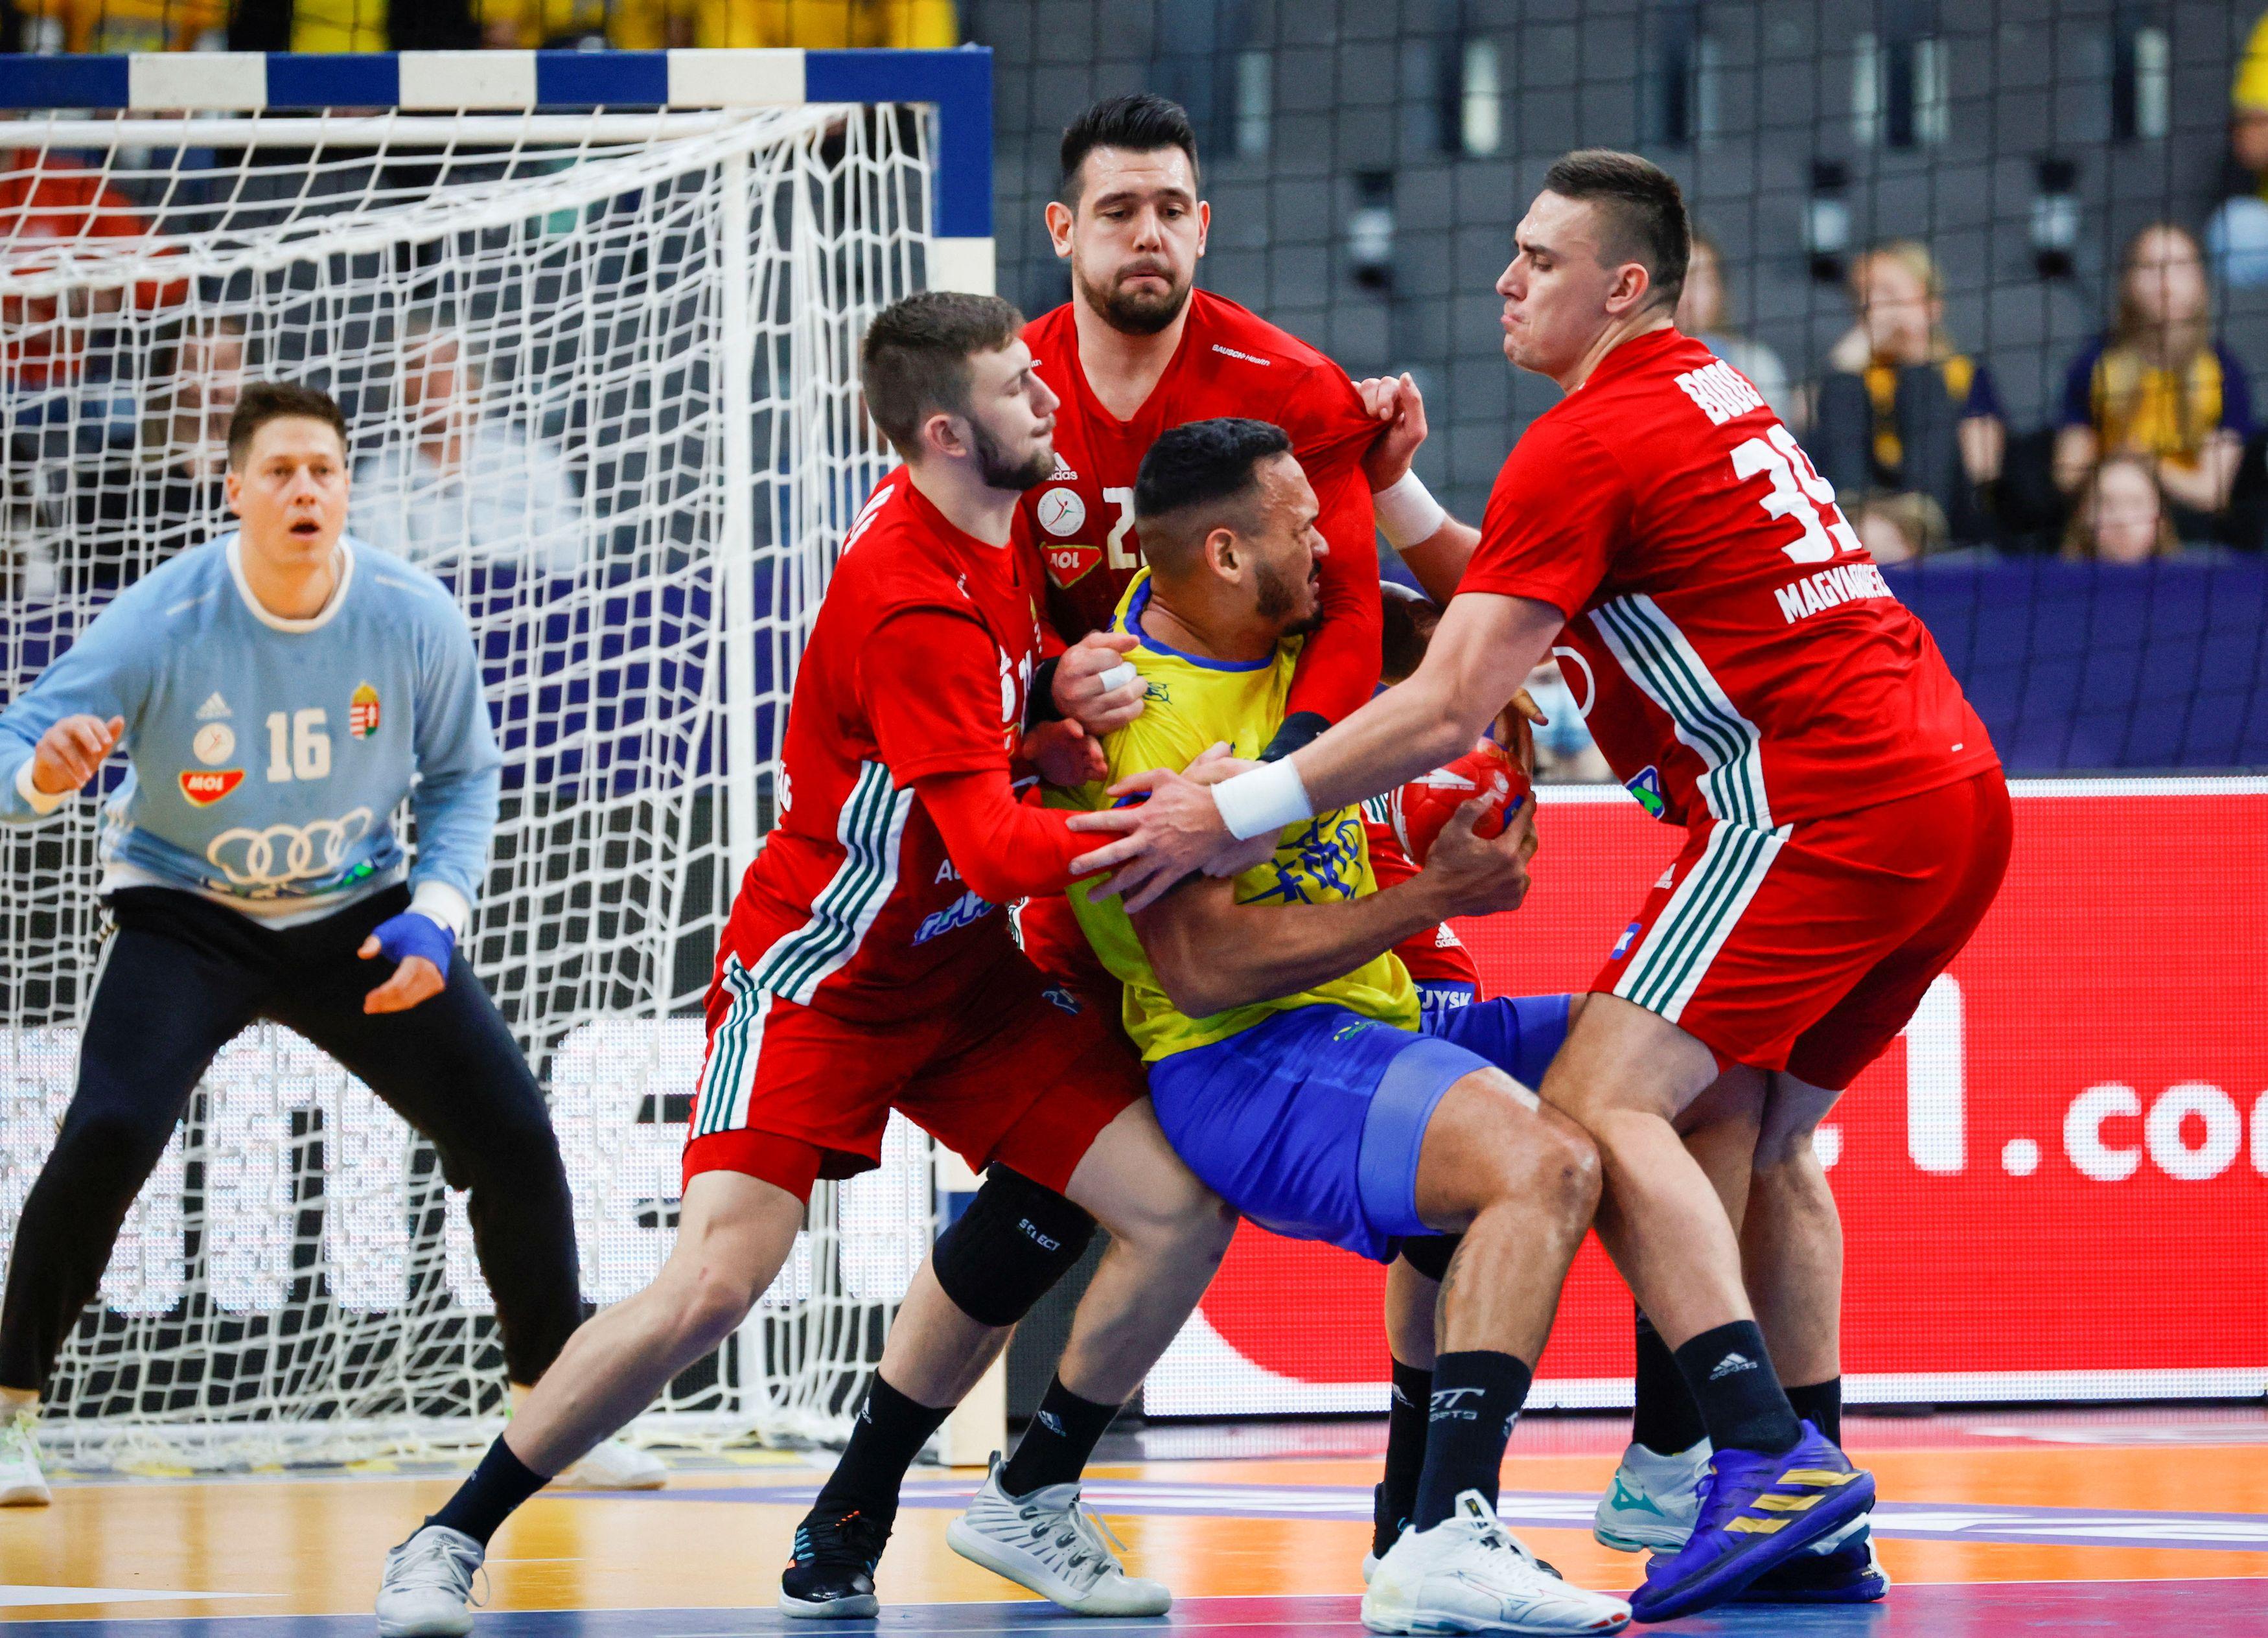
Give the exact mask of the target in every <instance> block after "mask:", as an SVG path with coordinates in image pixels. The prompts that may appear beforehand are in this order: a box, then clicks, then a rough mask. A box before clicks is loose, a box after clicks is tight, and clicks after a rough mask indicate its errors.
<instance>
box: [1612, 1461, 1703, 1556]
mask: <svg viewBox="0 0 2268 1638" xmlns="http://www.w3.org/2000/svg"><path fill="white" fill-rule="evenodd" d="M1711 1454H1712V1452H1711V1451H1710V1448H1709V1441H1708V1440H1706V1439H1704V1440H1702V1441H1701V1443H1698V1444H1697V1445H1695V1446H1694V1447H1693V1448H1692V1449H1691V1450H1690V1451H1678V1452H1677V1453H1676V1454H1675V1455H1674V1456H1659V1455H1656V1454H1655V1453H1654V1452H1653V1451H1649V1450H1648V1449H1646V1446H1644V1445H1642V1444H1633V1445H1631V1447H1630V1449H1628V1450H1626V1451H1624V1452H1623V1465H1621V1466H1620V1467H1617V1468H1616V1469H1615V1476H1614V1480H1613V1482H1612V1483H1610V1484H1609V1485H1608V1486H1607V1493H1606V1495H1602V1496H1601V1497H1600V1498H1599V1510H1598V1512H1597V1513H1596V1514H1595V1515H1594V1516H1593V1518H1592V1523H1591V1533H1592V1534H1593V1535H1594V1536H1596V1537H1597V1538H1598V1539H1599V1540H1600V1541H1601V1542H1602V1544H1603V1545H1605V1546H1610V1547H1612V1548H1614V1550H1615V1551H1616V1552H1617V1553H1675V1552H1676V1551H1677V1550H1678V1549H1679V1548H1680V1547H1682V1546H1684V1545H1685V1541H1686V1538H1687V1537H1689V1536H1690V1535H1691V1534H1692V1533H1693V1521H1694V1520H1695V1519H1696V1518H1697V1517H1699V1516H1700V1512H1701V1481H1702V1480H1703V1479H1704V1478H1705V1477H1706V1476H1707V1475H1708V1472H1709V1458H1710V1456H1711Z"/></svg>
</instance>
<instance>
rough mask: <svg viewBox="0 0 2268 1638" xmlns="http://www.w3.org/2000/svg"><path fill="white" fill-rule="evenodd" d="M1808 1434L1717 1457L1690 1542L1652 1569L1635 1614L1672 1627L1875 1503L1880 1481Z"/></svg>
mask: <svg viewBox="0 0 2268 1638" xmlns="http://www.w3.org/2000/svg"><path fill="white" fill-rule="evenodd" d="M1802 1430H1803V1436H1802V1437H1801V1438H1800V1439H1799V1440H1797V1441H1796V1444H1795V1448H1794V1449H1793V1450H1792V1451H1783V1452H1782V1453H1781V1454H1779V1455H1778V1456H1767V1455H1765V1454H1764V1452H1763V1451H1740V1450H1731V1451H1717V1452H1716V1454H1715V1457H1714V1458H1713V1461H1712V1471H1711V1473H1710V1475H1709V1479H1708V1482H1707V1483H1706V1485H1705V1487H1703V1489H1702V1492H1701V1512H1700V1517H1698V1518H1697V1519H1696V1520H1695V1521H1694V1525H1693V1535H1692V1537H1691V1539H1690V1540H1688V1541H1687V1542H1686V1544H1685V1545H1684V1546H1683V1547H1682V1548H1680V1549H1679V1550H1678V1551H1677V1552H1676V1553H1675V1554H1656V1555H1655V1557H1654V1558H1653V1561H1651V1562H1650V1563H1648V1564H1647V1565H1646V1584H1645V1585H1644V1586H1642V1587H1640V1588H1639V1589H1638V1590H1637V1591H1636V1592H1635V1593H1633V1594H1631V1614H1633V1615H1635V1616H1636V1617H1637V1618H1638V1620H1642V1621H1666V1620H1673V1619H1675V1617H1677V1616H1680V1615H1690V1614H1691V1613H1692V1612H1694V1611H1696V1610H1705V1609H1707V1608H1708V1607H1709V1606H1710V1605H1716V1604H1722V1603H1724V1602H1726V1601H1727V1599H1729V1598H1733V1597H1734V1595H1736V1594H1737V1593H1739V1592H1740V1591H1741V1590H1742V1589H1743V1588H1744V1587H1747V1586H1748V1585H1749V1583H1752V1582H1754V1581H1756V1580H1757V1579H1758V1578H1759V1577H1761V1576H1764V1574H1765V1573H1766V1572H1767V1571H1769V1570H1771V1569H1774V1568H1778V1566H1780V1565H1782V1564H1785V1563H1786V1562H1787V1561H1789V1560H1790V1559H1793V1558H1795V1557H1797V1556H1799V1555H1800V1554H1803V1552H1804V1550H1805V1549H1806V1548H1808V1547H1809V1546H1811V1545H1812V1544H1813V1543H1814V1542H1815V1541H1819V1540H1823V1539H1825V1538H1826V1537H1829V1536H1831V1535H1833V1534H1835V1533H1836V1532H1837V1531H1840V1530H1842V1529H1843V1528H1844V1527H1845V1526H1846V1525H1847V1524H1850V1523H1851V1521H1852V1519H1854V1518H1856V1517H1859V1515H1860V1514H1861V1513H1864V1512H1865V1511H1866V1510H1867V1509H1868V1508H1870V1507H1872V1506H1874V1475H1873V1474H1872V1473H1863V1472H1861V1471H1860V1470H1859V1469H1858V1468H1855V1467H1853V1466H1852V1465H1851V1461H1850V1458H1848V1457H1846V1456H1845V1455H1844V1454H1843V1452H1842V1451H1839V1450H1837V1448H1836V1447H1835V1445H1834V1444H1833V1443H1830V1441H1829V1440H1828V1439H1827V1438H1826V1437H1825V1436H1823V1435H1822V1434H1821V1433H1820V1431H1819V1429H1816V1428H1815V1427H1813V1426H1812V1425H1811V1424H1810V1423H1809V1422H1805V1423H1803V1424H1802Z"/></svg>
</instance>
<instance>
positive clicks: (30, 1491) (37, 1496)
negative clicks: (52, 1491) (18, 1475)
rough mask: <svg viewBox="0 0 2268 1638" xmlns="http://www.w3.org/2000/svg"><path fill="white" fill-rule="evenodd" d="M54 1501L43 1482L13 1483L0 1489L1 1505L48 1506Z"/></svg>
mask: <svg viewBox="0 0 2268 1638" xmlns="http://www.w3.org/2000/svg"><path fill="white" fill-rule="evenodd" d="M54 1501H55V1497H54V1496H52V1495H49V1494H48V1487H47V1486H45V1485H43V1484H41V1485H11V1486H9V1487H7V1488H6V1489H5V1490H0V1507H46V1506H48V1504H50V1503H51V1502H54Z"/></svg>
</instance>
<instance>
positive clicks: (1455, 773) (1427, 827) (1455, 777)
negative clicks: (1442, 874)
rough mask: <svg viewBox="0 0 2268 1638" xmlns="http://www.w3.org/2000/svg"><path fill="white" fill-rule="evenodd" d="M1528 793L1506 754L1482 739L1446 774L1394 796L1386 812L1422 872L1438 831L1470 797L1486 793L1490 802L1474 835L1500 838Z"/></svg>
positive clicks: (1523, 776)
mask: <svg viewBox="0 0 2268 1638" xmlns="http://www.w3.org/2000/svg"><path fill="white" fill-rule="evenodd" d="M1528 790H1529V783H1528V775H1526V774H1525V773H1523V772H1521V767H1520V764H1519V763H1517V762H1515V761H1513V760H1512V755H1511V753H1509V752H1507V751H1506V749H1505V748H1504V747H1503V746H1500V745H1499V744H1497V743H1496V742H1495V741H1494V740H1493V739H1484V740H1482V741H1481V742H1480V743H1479V744H1477V745H1476V746H1474V747H1473V748H1472V749H1471V750H1469V751H1468V752H1466V753H1465V754H1464V755H1462V756H1461V757H1459V758H1458V759H1457V760H1455V761H1454V762H1452V763H1450V764H1449V765H1448V766H1447V768H1435V769H1434V770H1433V771H1432V773H1430V774H1427V775H1424V776H1422V777H1420V778H1418V779H1413V780H1411V781H1410V782H1409V783H1408V784H1406V785H1404V786H1403V787H1402V789H1401V790H1397V791H1395V793H1394V795H1393V797H1391V798H1390V799H1389V801H1388V813H1389V814H1390V816H1391V817H1392V819H1393V820H1394V834H1395V837H1396V838H1398V839H1399V840H1400V841H1401V843H1402V850H1403V852H1404V853H1406V854H1408V855H1409V856H1410V863H1412V864H1415V865H1418V866H1419V867H1421V868H1422V867H1423V866H1424V864H1425V856H1426V854H1427V853H1429V852H1431V851H1432V847H1433V838H1434V837H1436V836H1438V835H1440V834H1441V826H1444V825H1446V824H1447V823H1448V822H1449V816H1450V815H1451V814H1452V813H1454V812H1456V811H1457V810H1458V809H1459V808H1460V807H1462V805H1464V804H1466V803H1468V802H1469V801H1471V800H1472V799H1473V797H1475V796H1476V795H1479V794H1481V793H1482V792H1486V793H1487V794H1488V796H1489V798H1490V800H1489V805H1488V809H1487V811H1486V812H1484V813H1483V814H1482V815H1481V819H1480V823H1479V824H1478V825H1476V826H1474V829H1475V830H1476V832H1477V834H1480V835H1483V836H1501V835H1503V834H1504V827H1505V826H1506V824H1508V823H1510V822H1511V819H1512V816H1513V814H1515V813H1517V812H1520V804H1521V803H1522V802H1525V801H1526V800H1527V799H1528Z"/></svg>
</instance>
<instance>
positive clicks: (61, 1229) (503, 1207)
mask: <svg viewBox="0 0 2268 1638" xmlns="http://www.w3.org/2000/svg"><path fill="white" fill-rule="evenodd" d="M408 904H409V889H407V888H406V887H394V888H389V889H387V891H385V892H379V893H375V894H373V895H372V896H371V897H370V898H368V899H365V900H361V901H360V902H358V903H357V904H354V905H352V906H350V907H348V908H346V909H344V910H342V911H339V912H338V913H337V914H334V915H328V916H325V917H323V918H322V919H320V920H319V921H315V922H306V923H304V924H302V925H299V926H297V927H291V928H285V929H269V928H266V927H262V926H261V924H260V923H259V922H256V921H254V920H253V919H252V918H251V917H249V916H247V915H244V914H240V913H239V912H237V911H235V910H232V909H229V908H227V907H225V906H222V905H217V904H213V903H210V902H209V901H207V900H203V899H200V898H198V897H197V896H196V895H195V894H193V893H188V892H175V891H173V890H172V889H170V888H163V887H132V888H126V889H122V890H121V891H120V892H116V893H114V894H113V895H112V897H111V900H110V908H111V915H112V919H113V921H114V923H115V930H114V932H113V933H112V935H111V937H110V941H109V944H108V946H107V948H106V950H105V951H104V953H103V959H102V965H101V968H100V971H99V976H98V978H97V980H96V982H95V989H94V996H93V1000H92V1004H91V1005H90V1007H89V1008H88V1010H87V1018H86V1030H85V1035H84V1036H83V1038H82V1039H81V1042H80V1046H79V1062H78V1084H77V1089H76V1091H74V1092H73V1094H72V1097H71V1102H70V1108H69V1109H68V1110H67V1111H66V1112H65V1113H64V1115H63V1128H62V1130H61V1132H60V1133H59V1134H58V1135H57V1136H56V1139H55V1150H54V1151H53V1152H52V1153H51V1154H50V1155H49V1156H48V1162H47V1164H46V1165H45V1166H44V1167H43V1168H42V1169H41V1170H40V1176H39V1180H38V1181H37V1182H35V1183H34V1184H33V1186H32V1192H31V1194H30V1196H29V1197H28V1198H27V1199H26V1201H25V1202H24V1213H23V1216H22V1217H21V1218H20V1219H19V1220H18V1223H17V1226H16V1238H15V1244H14V1245H13V1246H12V1248H11V1254H10V1256H9V1259H8V1289H7V1296H6V1298H5V1302H4V1304H0V1387H11V1388H19V1389H22V1388H29V1389H37V1390H40V1391H44V1390H45V1389H46V1387H47V1385H48V1374H49V1373H50V1372H51V1371H52V1370H54V1369H55V1358H56V1356H57V1355H59V1354H60V1353H61V1352H62V1350H63V1344H64V1343H65V1342H66V1341H69V1339H70V1334H71V1332H72V1329H73V1327H75V1326H77V1324H78V1323H79V1318H80V1315H81V1313H82V1312H83V1311H85V1307H86V1305H87V1304H88V1303H89V1302H90V1301H91V1300H92V1298H93V1296H94V1295H95V1292H96V1290H97V1289H99V1286H100V1284H101V1282H102V1273H103V1269H104V1268H105V1267H107V1265H108V1263H109V1261H110V1253H111V1247H112V1246H113V1245H114V1243H115V1242H116V1240H117V1238H118V1231H119V1228H120V1225H121V1224H122V1223H124V1222H125V1220H126V1213H127V1210H128V1208H129V1207H131V1206H132V1204H133V1203H134V1197H135V1195H136V1194H137V1193H138V1192H139V1191H140V1190H141V1187H142V1185H143V1183H144V1181H145V1180H147V1179H148V1178H149V1176H150V1173H151V1171H152V1170H153V1169H154V1168H155V1167H156V1166H157V1164H158V1160H159V1158H160V1157H162V1156H163V1155H164V1153H165V1150H166V1144H167V1143H168V1142H171V1141H172V1139H173V1128H174V1126H175V1125H176V1123H177V1122H178V1121H179V1120H180V1119H181V1116H182V1113H183V1112H184V1110H185V1109H186V1108H187V1107H188V1101H189V1097H190V1094H191V1093H192V1092H194V1091H195V1089H196V1084H197V1082H198V1081H199V1079H200V1078H202V1077H203V1075H204V1072H205V1069H206V1066H207V1065H208V1064H210V1062H211V1061H212V1059H213V1056H214V1054H217V1052H219V1051H220V1049H221V1048H222V1047H225V1046H226V1045H227V1044H228V1042H229V1041H230V1040H231V1039H233V1038H234V1037H235V1036H236V1035H237V1034H239V1032H242V1031H243V1030H244V1029H245V1028H246V1027H247V1026H248V1025H251V1024H253V1023H254V1022H256V1021H257V1020H260V1019H262V1018H267V1019H272V1020H274V1021H275V1022H276V1023H278V1024H281V1025H285V1026H286V1027H287V1028H290V1029H292V1030H296V1031H297V1032H298V1033H299V1034H301V1035H303V1036H305V1037H306V1039H308V1040H310V1041H312V1042H313V1043H314V1044H315V1046H317V1047H320V1049H321V1050H322V1051H324V1052H326V1053H328V1054H330V1055H331V1056H332V1057H333V1058H335V1059H336V1060H337V1061H339V1063H340V1064H341V1065H342V1066H343V1067H344V1068H345V1069H347V1070H348V1071H349V1072H350V1073H351V1074H353V1075H355V1076H357V1077H358V1078H360V1079H361V1080H362V1082H363V1083H365V1085H367V1086H368V1087H369V1088H370V1089H371V1091H373V1092H375V1093H376V1094H377V1095H378V1096H379V1098H382V1099H383V1100H384V1101H385V1102H386V1103H387V1105H390V1106H391V1107H392V1108H393V1109H394V1112H395V1113H398V1114H400V1115H401V1117H402V1119H404V1120H407V1121H408V1122H409V1124H410V1125H411V1126H412V1127H414V1128H416V1130H417V1131H419V1132H420V1133H422V1134H423V1135H424V1136H425V1137H426V1139H427V1140H428V1141H429V1142H431V1144H432V1146H433V1148H434V1150H435V1151H436V1152H437V1153H438V1157H439V1159H440V1165H441V1172H442V1175H443V1177H444V1178H446V1179H447V1181H448V1182H449V1184H450V1185H451V1186H453V1187H457V1188H462V1189H468V1190H469V1191H470V1195H469V1198H468V1201H467V1202H466V1207H467V1215H468V1216H469V1217H470V1219H471V1221H472V1230H473V1244H474V1246H475V1249H476V1250H477V1252H479V1256H480V1264H481V1271H482V1274H485V1275H486V1276H487V1279H488V1283H489V1289H490V1291H491V1292H493V1293H494V1295H495V1297H496V1307H497V1327H498V1329H499V1330H500V1331H501V1332H502V1333H503V1339H502V1340H503V1346H504V1364H505V1368H506V1370H508V1371H509V1373H510V1375H511V1377H512V1380H513V1381H514V1382H527V1383H532V1382H534V1380H535V1379H536V1378H537V1377H540V1376H541V1375H542V1374H543V1371H544V1369H545V1367H547V1366H549V1364H550V1363H551V1362H552V1361H553V1360H554V1359H555V1358H556V1357H557V1356H558V1354H559V1350H560V1348H563V1347H564V1346H565V1344H566V1341H567V1338H568V1336H569V1334H570V1333H572V1332H573V1331H574V1329H575V1327H576V1326H577V1325H578V1324H579V1323H580V1322H581V1318H582V1297H581V1292H580V1289H579V1288H578V1281H577V1274H576V1262H575V1218H574V1209H573V1204H572V1201H571V1197H570V1195H569V1194H568V1188H567V1172H566V1169H565V1167H564V1166H563V1164H561V1161H560V1158H559V1144H558V1142H557V1140H556V1138H555V1137H554V1136H553V1135H552V1131H551V1120H550V1116H549V1112H548V1111H547V1110H546V1108H545V1106H544V1101H543V1093H542V1091H541V1088H539V1087H538V1086H537V1084H536V1082H535V1077H534V1075H533V1074H531V1073H530V1072H529V1069H528V1067H527V1059H526V1058H525V1057H524V1056H523V1055H522V1054H521V1053H520V1050H519V1043H518V1042H516V1041H514V1040H513V1039H512V1032H511V1031H510V1030H509V1029H508V1028H506V1026H505V1025H504V1018H503V1017H502V1015H500V1014H499V1013H498V1012H497V1009H496V1003H494V1002H493V1001H491V1000H490V998H489V995H488V992H487V991H486V990H485V989H483V988H482V987H481V981H480V980H479V979H478V978H477V977H475V975H474V973H473V971H472V967H471V965H470V963H468V961H467V960H466V959H464V958H463V957H462V956H461V955H460V956H459V957H458V958H457V959H456V960H454V961H453V962H452V963H451V964H450V969H449V975H448V981H447V984H446V987H445V988H443V989H442V991H441V993H440V994H438V995H434V996H432V997H431V998H430V999H429V1000H426V1001H424V1002H423V1003H419V1004H418V1005H417V1006H415V1007H412V1008H410V1009H409V1010H407V1011H403V1012H393V1013H381V1014H378V1015H374V1016H373V1015H371V1014H366V1013H365V1012H364V1011H363V1010H362V1003H363V997H364V996H365V995H367V994H368V993H369V992H370V991H371V990H372V989H373V988H376V987H377V986H378V985H379V984H380V983H381V982H383V981H385V980H386V979H387V977H388V976H389V975H390V974H391V973H392V972H393V963H391V962H389V961H387V959H385V958H384V957H382V956H381V957H377V958H374V959H370V960H367V961H365V960H362V959H358V958H357V956H356V954H355V951H356V950H357V948H358V947H359V946H360V945H361V944H362V942H363V940H364V938H365V937H367V936H368V934H369V933H370V931H371V929H372V928H374V927H376V926H377V925H378V924H379V922H383V921H385V920H386V919H387V917H389V916H392V915H395V914H400V912H401V910H402V909H403V908H405V907H407V906H408ZM403 1210H404V1211H405V1213H406V1212H407V1211H408V1210H409V1202H408V1201H404V1203H403ZM192 1289H193V1290H194V1288H192ZM198 1300H202V1299H201V1298H200V1299H198ZM441 1340H442V1339H440V1338H438V1337H437V1338H436V1339H435V1341H437V1342H438V1341H441ZM404 1345H405V1346H407V1345H408V1342H407V1341H405V1344H404ZM274 1346H276V1341H275V1340H273V1339H272V1340H271V1341H270V1343H269V1347H271V1348H272V1347H274Z"/></svg>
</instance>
